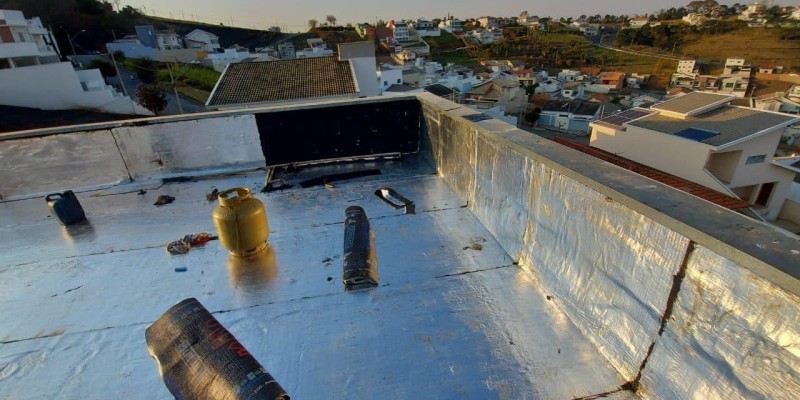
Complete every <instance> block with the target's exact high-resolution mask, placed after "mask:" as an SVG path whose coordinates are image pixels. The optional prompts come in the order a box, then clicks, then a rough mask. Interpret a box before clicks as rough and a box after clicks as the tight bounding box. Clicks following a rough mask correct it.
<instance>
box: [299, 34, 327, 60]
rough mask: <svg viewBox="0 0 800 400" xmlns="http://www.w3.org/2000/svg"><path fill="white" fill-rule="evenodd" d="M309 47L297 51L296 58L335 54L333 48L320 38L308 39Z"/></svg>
mask: <svg viewBox="0 0 800 400" xmlns="http://www.w3.org/2000/svg"><path fill="white" fill-rule="evenodd" d="M306 42H307V43H308V47H306V48H305V49H302V50H297V51H296V52H295V58H313V57H329V56H332V55H333V50H332V49H329V48H328V45H327V44H326V43H325V42H324V41H323V40H322V39H319V38H311V39H306Z"/></svg>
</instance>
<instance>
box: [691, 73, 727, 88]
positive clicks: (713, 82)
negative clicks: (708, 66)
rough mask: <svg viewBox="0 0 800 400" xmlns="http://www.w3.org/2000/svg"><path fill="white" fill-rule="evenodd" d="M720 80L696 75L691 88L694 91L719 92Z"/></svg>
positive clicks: (713, 76)
mask: <svg viewBox="0 0 800 400" xmlns="http://www.w3.org/2000/svg"><path fill="white" fill-rule="evenodd" d="M721 82H722V81H721V79H720V78H719V77H718V76H716V75H698V76H696V77H695V79H694V80H693V81H692V86H691V88H692V89H694V90H700V91H706V92H715V91H717V90H719V87H720V83H721Z"/></svg>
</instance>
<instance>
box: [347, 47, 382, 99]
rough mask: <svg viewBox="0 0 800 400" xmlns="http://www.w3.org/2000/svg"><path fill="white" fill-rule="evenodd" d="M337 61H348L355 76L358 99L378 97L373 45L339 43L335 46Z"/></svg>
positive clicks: (378, 90) (379, 90)
mask: <svg viewBox="0 0 800 400" xmlns="http://www.w3.org/2000/svg"><path fill="white" fill-rule="evenodd" d="M337 47H338V50H339V51H338V53H339V60H340V61H350V63H351V65H352V68H353V72H354V73H355V75H356V84H357V87H358V96H359V97H368V96H378V95H380V94H381V88H380V87H379V86H378V73H377V63H376V61H375V43H373V42H371V41H365V42H350V43H339V44H338V45H337Z"/></svg>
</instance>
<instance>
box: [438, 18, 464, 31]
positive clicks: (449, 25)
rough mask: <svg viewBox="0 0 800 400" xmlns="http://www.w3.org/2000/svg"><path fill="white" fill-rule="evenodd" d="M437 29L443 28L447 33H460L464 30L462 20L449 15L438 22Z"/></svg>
mask: <svg viewBox="0 0 800 400" xmlns="http://www.w3.org/2000/svg"><path fill="white" fill-rule="evenodd" d="M439 29H443V30H445V31H447V32H448V33H461V32H464V22H463V21H461V20H459V19H457V18H453V17H450V18H447V19H443V20H442V21H441V22H439Z"/></svg>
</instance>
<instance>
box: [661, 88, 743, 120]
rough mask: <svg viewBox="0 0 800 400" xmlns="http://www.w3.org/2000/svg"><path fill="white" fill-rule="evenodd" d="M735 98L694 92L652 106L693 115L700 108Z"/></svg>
mask: <svg viewBox="0 0 800 400" xmlns="http://www.w3.org/2000/svg"><path fill="white" fill-rule="evenodd" d="M734 98H735V96H728V95H722V94H715V93H704V92H692V93H689V94H687V95H684V96H680V97H676V98H674V99H670V100H667V101H665V102H662V103H658V104H656V105H654V106H652V107H650V108H652V109H654V110H659V111H669V112H673V113H676V114H686V115H692V114H693V113H695V112H697V111H699V110H702V109H705V108H707V107H713V106H714V105H719V104H724V103H726V102H728V101H731V100H733V99H734Z"/></svg>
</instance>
